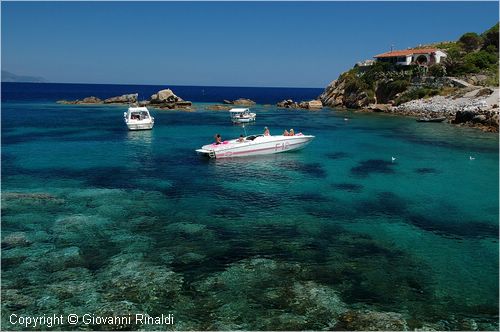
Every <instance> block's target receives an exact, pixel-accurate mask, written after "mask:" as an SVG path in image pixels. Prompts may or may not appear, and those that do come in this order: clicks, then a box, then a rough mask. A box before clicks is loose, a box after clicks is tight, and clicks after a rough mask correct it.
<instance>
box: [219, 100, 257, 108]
mask: <svg viewBox="0 0 500 332" xmlns="http://www.w3.org/2000/svg"><path fill="white" fill-rule="evenodd" d="M224 103H225V104H231V105H238V106H252V105H255V102H254V101H253V100H251V99H248V98H238V99H236V100H233V101H230V100H226V99H224Z"/></svg>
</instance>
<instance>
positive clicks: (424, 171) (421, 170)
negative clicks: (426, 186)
mask: <svg viewBox="0 0 500 332" xmlns="http://www.w3.org/2000/svg"><path fill="white" fill-rule="evenodd" d="M415 173H418V174H431V173H438V171H437V170H436V169H435V168H429V167H422V168H417V169H416V170H415Z"/></svg>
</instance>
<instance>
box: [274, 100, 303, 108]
mask: <svg viewBox="0 0 500 332" xmlns="http://www.w3.org/2000/svg"><path fill="white" fill-rule="evenodd" d="M276 106H277V107H280V108H299V103H297V102H295V101H293V100H292V99H285V100H282V101H280V102H279V103H277V104H276Z"/></svg>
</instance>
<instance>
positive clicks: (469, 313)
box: [2, 101, 499, 330]
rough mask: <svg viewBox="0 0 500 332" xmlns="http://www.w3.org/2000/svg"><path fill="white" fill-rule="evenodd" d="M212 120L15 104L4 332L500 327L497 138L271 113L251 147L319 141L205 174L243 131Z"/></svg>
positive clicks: (360, 117)
mask: <svg viewBox="0 0 500 332" xmlns="http://www.w3.org/2000/svg"><path fill="white" fill-rule="evenodd" d="M204 106H205V104H196V107H197V111H195V112H182V111H159V110H152V113H153V116H154V117H155V119H156V124H155V127H154V129H153V130H152V131H146V132H128V131H127V130H126V127H125V125H124V124H123V121H122V117H123V115H122V114H123V111H124V110H125V109H124V107H120V106H74V105H57V104H54V103H52V102H35V101H31V102H26V101H8V102H3V103H2V310H3V312H2V317H3V318H2V319H3V322H2V323H3V326H4V327H8V328H13V329H18V328H19V327H18V326H11V325H10V324H9V322H8V318H6V317H8V316H9V315H10V314H11V313H16V314H23V315H28V314H31V315H35V314H37V315H41V314H45V313H47V314H51V313H57V314H59V313H61V314H68V313H77V314H83V313H95V314H96V315H97V314H100V315H111V314H116V315H123V314H126V313H129V312H132V313H136V312H141V313H142V312H147V313H149V314H151V315H158V314H161V313H164V314H168V313H173V314H174V316H175V317H176V323H175V325H174V327H173V328H175V329H184V330H186V329H250V330H255V329H268V330H276V329H289V330H290V329H291V330H293V329H327V328H337V329H338V328H341V327H346V325H345V324H347V323H346V321H349V320H348V319H347V318H345V317H346V313H348V312H350V311H356V310H357V311H361V310H369V311H370V312H374V313H379V314H380V313H386V312H395V313H398V314H400V315H399V316H398V317H401V318H402V319H404V321H405V322H406V324H407V326H408V328H410V329H414V328H419V327H423V326H424V327H427V328H430V327H431V328H435V329H452V330H458V329H475V328H477V329H498V290H499V289H498V258H499V257H498V210H499V206H498V204H499V203H498V200H499V197H498V183H499V179H498V171H499V169H498V157H499V155H498V136H497V135H495V134H489V133H482V132H479V131H477V130H472V129H464V128H457V127H453V126H450V125H447V124H421V123H417V122H415V121H414V120H411V119H407V118H398V117H392V116H388V115H376V114H361V113H351V112H342V111H335V110H329V109H324V110H322V111H315V112H308V111H298V110H294V111H289V110H278V109H276V108H275V107H264V106H259V105H257V106H256V107H254V108H253V110H255V111H256V112H257V114H258V115H257V122H256V124H254V125H248V126H247V127H246V128H245V129H244V130H246V132H247V133H248V134H250V133H260V132H261V131H262V130H263V127H264V126H268V127H269V128H270V130H271V134H273V133H274V134H278V133H279V134H280V133H281V132H282V131H283V130H284V129H285V128H287V129H290V128H294V129H295V131H296V132H298V131H302V132H304V133H306V134H312V135H315V136H316V139H315V140H314V141H313V142H312V143H311V144H310V145H309V146H308V147H307V148H305V149H304V150H302V151H298V152H294V153H286V154H278V155H272V156H263V157H254V158H242V159H231V160H206V159H203V158H200V157H198V156H197V155H196V153H195V152H194V150H195V149H196V148H199V147H200V146H201V145H203V144H206V143H208V142H210V141H211V140H212V139H213V136H214V134H215V133H221V134H222V137H223V139H229V138H234V137H237V136H239V135H240V133H242V132H243V129H242V128H241V127H239V126H234V125H232V124H231V122H230V121H229V117H228V114H227V112H224V111H206V110H204ZM345 117H347V118H349V120H348V121H345V120H344V118H345ZM469 156H473V157H474V158H475V159H474V160H470V158H469ZM391 157H395V158H396V160H395V161H394V162H392V161H391ZM381 317H382V318H380V319H385V318H387V317H386V316H381ZM80 327H82V326H80ZM90 327H91V328H94V329H102V328H106V327H103V326H100V325H92V326H90ZM347 327H348V328H349V325H347ZM61 328H66V329H67V328H74V327H73V326H63V327H61ZM108 328H109V327H108ZM127 328H132V329H136V328H141V326H137V325H133V326H128V327H127ZM142 328H146V329H152V328H158V326H156V327H151V326H143V327H142ZM162 328H172V327H165V326H163V327H162ZM350 329H352V325H351V328H350Z"/></svg>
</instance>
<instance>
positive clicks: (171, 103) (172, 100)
mask: <svg viewBox="0 0 500 332" xmlns="http://www.w3.org/2000/svg"><path fill="white" fill-rule="evenodd" d="M149 104H151V105H154V106H155V107H159V108H168V109H177V108H189V107H191V105H192V103H191V102H190V101H185V100H184V99H182V98H181V97H179V96H176V95H175V94H174V93H173V91H172V90H170V89H164V90H160V91H158V92H157V93H155V94H153V95H152V96H151V98H150V99H149Z"/></svg>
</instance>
